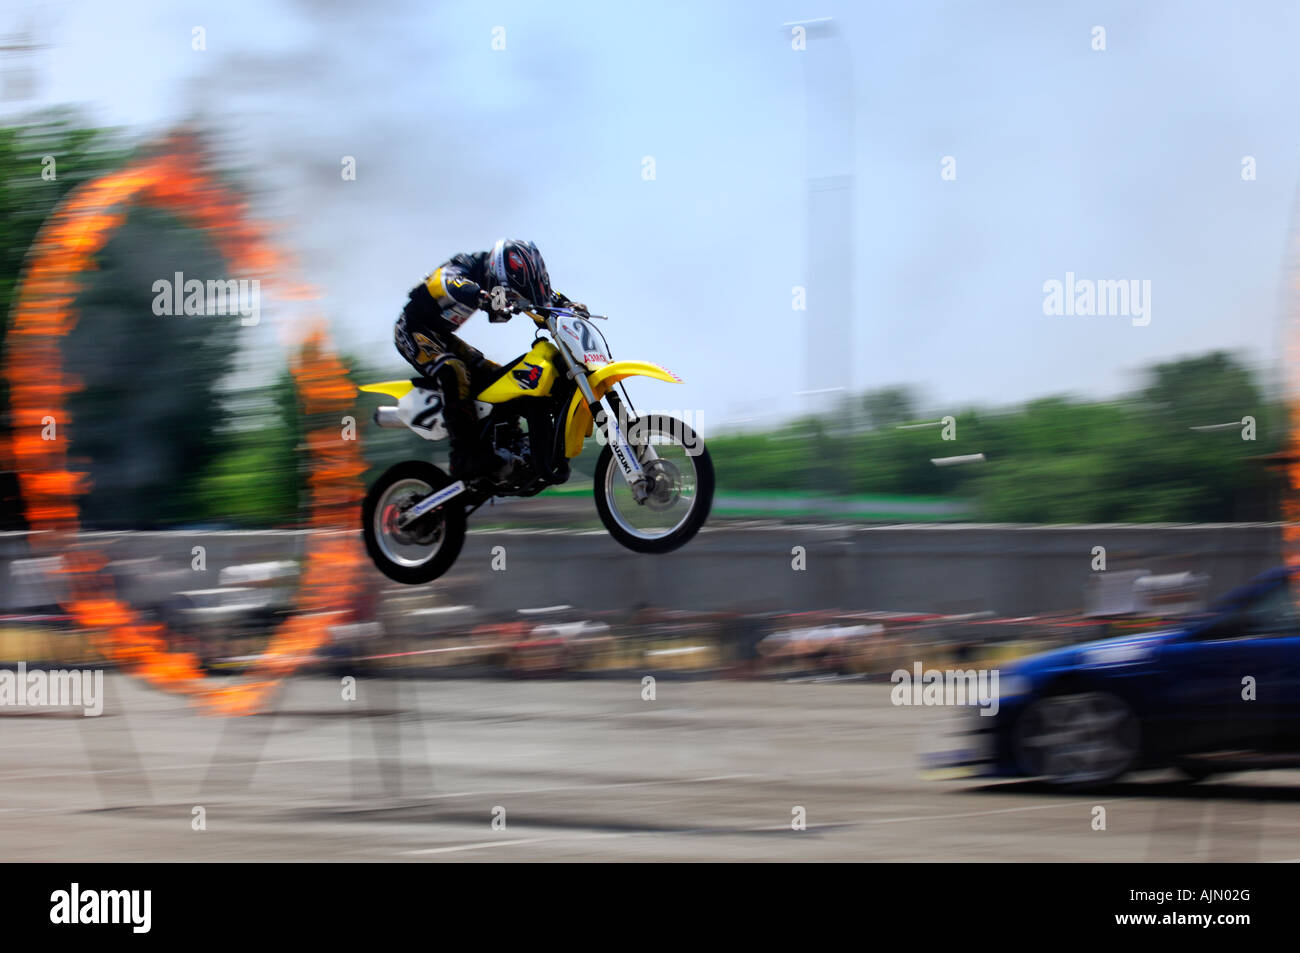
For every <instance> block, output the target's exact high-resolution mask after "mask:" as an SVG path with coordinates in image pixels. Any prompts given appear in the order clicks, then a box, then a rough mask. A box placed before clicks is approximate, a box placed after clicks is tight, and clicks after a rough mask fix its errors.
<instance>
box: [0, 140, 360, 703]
mask: <svg viewBox="0 0 1300 953" xmlns="http://www.w3.org/2000/svg"><path fill="white" fill-rule="evenodd" d="M132 203H143V204H152V205H155V206H159V207H161V208H164V209H166V210H169V211H171V212H173V213H174V214H176V215H177V216H178V217H179V218H181V219H182V220H184V221H186V222H187V223H189V224H192V225H193V226H195V227H198V228H201V229H203V230H204V231H205V232H206V233H207V234H208V235H209V236H211V237H212V238H213V239H214V241H215V243H216V246H217V249H218V251H219V252H220V253H221V254H222V255H223V256H224V258H225V260H226V262H227V263H228V264H229V266H230V267H231V269H232V270H233V271H236V272H240V273H244V274H250V275H256V276H268V275H272V274H274V273H275V272H277V271H278V270H280V269H282V268H283V266H284V261H283V259H282V256H281V255H279V254H278V253H277V252H276V251H275V250H274V249H273V248H272V246H271V245H270V244H269V243H268V241H267V240H266V238H265V236H264V234H263V232H262V230H261V229H260V228H258V227H257V226H256V225H254V224H253V223H252V222H251V221H249V220H248V218H247V216H246V209H245V207H244V204H243V202H242V201H241V200H240V199H239V198H238V197H237V196H235V195H234V194H232V193H231V192H230V191H228V190H227V189H226V188H225V187H224V186H223V185H221V184H220V183H219V182H217V181H216V180H215V179H213V178H212V177H211V176H210V175H208V174H206V173H205V172H203V171H202V170H201V154H200V152H199V150H198V149H197V147H196V146H195V144H194V142H193V141H192V140H191V139H190V138H188V137H184V136H175V137H172V138H171V139H170V140H169V141H168V143H167V144H166V146H165V147H164V149H162V150H161V151H160V152H159V153H158V154H156V155H154V156H151V157H147V158H144V159H141V160H138V161H136V162H133V163H131V164H130V165H128V166H127V167H126V168H123V169H122V170H120V171H118V172H114V173H110V174H108V175H104V176H102V177H100V178H98V179H95V180H93V181H90V182H87V183H85V184H83V185H81V186H79V187H78V188H77V189H75V190H74V191H72V192H71V193H70V194H69V195H68V196H67V197H65V198H64V200H63V201H62V203H61V204H60V205H59V206H58V207H57V208H56V209H55V210H54V212H53V213H52V214H51V215H50V217H49V219H48V220H47V221H46V222H45V224H44V225H43V226H42V227H41V231H40V233H39V235H38V236H37V239H36V242H35V244H34V245H33V248H32V251H31V253H30V257H29V261H28V265H27V269H26V274H25V275H24V276H23V282H22V286H21V289H20V291H19V295H18V301H17V304H16V306H15V309H14V317H13V321H12V324H11V326H10V329H9V338H8V349H7V353H6V355H5V359H4V368H3V373H4V376H5V378H6V379H7V380H8V382H9V387H10V407H11V415H12V434H11V437H10V440H9V442H8V446H7V447H6V450H7V452H8V454H9V458H10V467H11V469H13V470H15V471H16V472H17V474H18V480H19V487H20V489H21V493H22V500H23V507H24V513H25V515H26V518H27V522H28V526H29V528H30V529H31V530H32V531H33V534H32V536H31V539H32V550H33V552H34V553H37V552H39V553H44V554H48V555H59V556H61V557H62V569H61V571H62V573H63V574H64V576H65V577H66V579H67V581H68V585H67V587H66V591H67V593H68V596H67V601H66V602H64V603H63V604H62V605H63V609H64V611H66V612H67V613H68V614H69V615H70V616H71V617H72V618H73V619H74V620H75V621H76V623H77V624H78V625H80V626H82V627H84V628H85V629H87V630H89V631H90V632H91V633H92V639H93V640H94V642H95V644H96V646H97V647H98V648H99V650H100V651H101V653H102V654H103V655H104V656H105V657H106V658H108V659H110V660H112V661H115V662H117V663H118V664H119V665H121V666H123V667H124V668H125V669H126V670H128V671H131V672H133V673H135V674H138V675H140V676H142V677H144V678H145V679H146V680H147V681H149V682H150V683H151V684H153V685H156V686H158V687H160V688H162V689H165V690H167V691H172V692H178V693H183V694H188V695H192V696H194V697H195V698H196V699H197V700H198V701H199V702H200V703H201V705H202V706H203V708H204V709H205V710H208V711H212V712H216V713H221V714H247V713H250V712H253V711H256V710H258V709H259V708H261V707H262V705H263V702H264V701H265V700H266V698H267V696H268V695H269V693H270V692H271V691H272V690H273V689H274V688H275V686H276V685H277V684H278V683H279V682H280V680H281V679H283V678H284V677H285V676H286V675H288V674H290V673H291V672H293V671H294V670H295V669H296V668H297V667H298V666H299V665H301V664H302V662H304V661H306V660H307V659H308V658H310V657H311V656H312V654H313V653H314V652H315V650H316V649H317V648H319V647H320V646H321V645H323V644H324V643H325V642H326V641H328V639H329V629H330V626H331V625H333V624H335V623H336V622H337V621H338V619H339V616H340V615H341V614H342V613H344V612H346V611H347V607H348V606H349V604H350V602H351V597H352V595H353V593H354V591H355V590H354V587H355V585H356V583H357V579H358V573H357V569H358V568H359V566H360V565H361V557H360V553H359V552H358V548H357V545H356V540H355V538H354V534H353V533H352V532H351V531H350V527H351V525H352V524H353V523H354V516H355V507H356V500H357V499H358V497H359V496H360V476H361V474H362V473H363V472H364V470H365V464H364V462H363V460H362V457H361V451H360V447H359V443H358V441H356V440H355V439H353V440H344V439H341V434H340V430H339V428H338V427H337V426H328V427H322V428H319V429H316V430H310V431H308V433H307V445H308V449H309V451H310V456H311V466H310V473H309V477H308V486H309V490H310V497H311V505H310V511H309V520H308V529H309V533H308V544H307V551H306V554H305V557H304V562H303V567H302V573H301V579H300V584H299V588H298V593H297V598H296V605H295V612H294V613H293V614H292V615H290V617H289V618H288V619H286V620H285V621H284V622H283V623H282V624H281V625H280V626H279V627H278V628H277V630H276V631H275V633H274V634H273V635H272V637H271V640H270V643H269V644H268V646H267V649H266V651H265V653H264V654H263V655H262V656H261V657H260V659H259V661H258V662H257V663H256V664H255V665H254V666H253V668H252V669H251V670H250V671H249V672H248V673H247V677H246V678H245V679H244V680H241V681H237V682H233V683H232V682H229V681H227V680H224V679H223V680H222V681H221V684H220V685H219V686H218V685H216V684H215V683H214V681H211V680H208V679H207V678H206V677H205V673H204V671H203V670H202V669H201V668H200V667H199V664H198V662H197V660H196V659H195V657H194V656H193V655H190V654H188V653H184V652H177V651H172V650H170V649H169V647H168V642H167V633H166V629H165V628H164V627H163V626H160V625H156V624H153V623H149V622H147V621H145V620H143V619H141V618H140V617H139V616H138V614H137V613H136V612H135V610H134V609H133V608H132V607H131V606H129V605H128V604H126V603H125V602H123V601H122V600H121V599H119V598H118V596H117V593H116V585H115V583H114V580H113V579H112V577H111V575H110V574H108V573H107V572H105V571H104V567H105V565H106V563H107V559H106V558H105V557H104V556H103V555H102V554H100V553H98V552H95V551H93V550H89V549H85V548H81V547H79V546H78V542H77V540H78V532H79V518H80V512H79V507H78V501H77V498H78V496H79V495H80V494H81V493H84V492H85V491H86V489H87V488H88V486H87V481H86V480H85V476H86V475H85V474H82V473H74V472H71V471H69V469H68V459H67V446H66V440H65V437H64V436H63V435H62V434H66V433H67V432H68V428H67V424H69V423H70V421H69V418H68V414H67V410H66V408H65V406H64V399H65V398H66V397H67V396H68V395H69V394H70V393H72V392H73V391H74V390H76V386H77V385H76V383H75V382H74V381H72V380H71V379H69V378H67V377H65V376H64V373H63V367H62V359H61V355H60V352H59V340H60V338H61V337H63V336H64V335H66V334H67V333H68V332H69V331H70V330H72V328H73V327H74V326H75V324H76V314H75V312H74V310H73V302H74V298H75V294H76V292H77V290H78V287H79V286H78V276H79V275H80V274H81V273H82V272H84V271H86V270H88V269H93V268H94V267H95V256H96V254H97V253H98V252H99V250H100V249H101V248H103V246H104V244H105V243H106V242H107V241H108V239H109V237H110V236H111V234H112V232H113V231H114V230H115V229H116V228H117V227H118V226H119V225H120V224H121V223H122V221H123V220H124V218H125V216H126V210H127V208H128V207H129V206H130V204H132ZM285 296H286V297H297V298H303V297H310V296H311V295H310V292H308V291H306V290H305V289H304V288H303V287H302V286H287V287H286V289H285ZM292 372H293V377H294V380H295V383H296V387H297V392H298V396H299V399H300V401H301V404H302V408H303V412H304V414H305V415H307V418H308V419H309V420H310V419H311V418H312V415H321V414H327V413H328V414H336V413H340V412H344V411H346V410H348V409H349V408H350V407H351V405H352V401H353V399H354V397H355V394H356V391H355V389H354V388H353V386H352V384H351V383H350V382H349V381H348V379H347V372H346V369H345V368H344V367H343V365H342V364H341V362H340V361H339V360H338V359H337V357H335V356H334V355H333V354H332V353H331V352H330V351H329V349H328V345H327V341H326V336H325V331H324V327H323V322H320V321H314V322H313V323H312V326H311V328H310V329H309V333H308V334H307V335H306V341H305V344H304V345H303V347H302V351H301V353H300V355H299V356H298V357H297V359H296V360H295V362H294V364H293V366H292ZM50 417H52V418H53V419H54V420H55V421H57V422H58V428H57V430H58V431H61V432H62V433H61V434H59V435H58V436H57V438H56V439H53V440H48V439H44V438H43V434H42V430H43V421H44V420H45V419H46V418H50ZM335 419H338V418H337V417H336V418H335ZM188 555H189V554H188V553H187V554H186V558H188Z"/></svg>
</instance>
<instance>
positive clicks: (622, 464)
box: [546, 317, 659, 503]
mask: <svg viewBox="0 0 1300 953" xmlns="http://www.w3.org/2000/svg"><path fill="white" fill-rule="evenodd" d="M546 327H547V330H549V331H550V332H551V338H552V339H553V340H555V341H558V342H560V356H561V357H562V358H563V359H564V363H565V364H566V365H567V366H568V374H569V377H570V378H572V379H573V382H574V384H576V385H577V387H578V390H579V391H580V392H581V393H582V397H583V400H585V401H586V402H587V407H588V408H589V409H590V410H591V417H592V423H593V424H594V426H595V427H597V428H598V429H599V430H600V431H601V433H603V434H604V435H605V442H606V443H608V444H609V449H610V452H611V453H613V454H614V460H615V462H616V463H618V468H619V469H620V470H621V471H622V472H623V479H625V480H626V481H627V485H628V488H629V489H630V490H631V491H632V497H633V498H634V499H635V500H636V501H637V502H638V503H642V502H644V501H645V499H646V497H647V496H649V493H650V487H649V486H648V484H649V483H650V481H649V480H647V479H646V474H645V469H644V467H643V464H646V465H648V464H651V463H653V462H654V461H655V460H658V459H659V455H658V454H657V453H655V451H654V448H653V447H652V446H650V443H649V441H648V440H647V441H646V443H645V444H643V445H642V446H641V447H640V448H637V447H634V446H632V444H630V443H628V440H627V437H626V436H625V435H624V433H623V428H621V427H620V426H619V425H618V422H619V419H620V418H624V419H625V418H626V415H625V414H624V413H622V408H623V402H622V401H621V400H619V398H618V394H616V393H614V391H613V390H609V391H607V392H606V393H605V398H606V399H607V400H608V401H609V406H610V408H611V409H612V410H613V411H614V412H613V413H612V414H611V413H608V412H606V410H605V408H604V407H603V406H601V404H600V402H599V401H598V400H596V395H595V393H594V392H593V391H592V389H591V385H590V384H589V383H587V375H586V368H580V367H579V366H578V364H577V363H576V362H575V361H574V359H573V356H572V355H571V354H570V353H569V348H568V345H566V344H565V343H564V341H563V340H562V339H561V337H560V333H559V330H558V329H557V327H556V325H555V319H554V318H552V317H547V319H546Z"/></svg>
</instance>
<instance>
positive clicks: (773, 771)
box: [0, 675, 1300, 862]
mask: <svg viewBox="0 0 1300 953" xmlns="http://www.w3.org/2000/svg"><path fill="white" fill-rule="evenodd" d="M106 685H107V696H108V700H107V706H106V709H105V713H104V715H103V716H102V717H100V718H97V719H95V718H83V717H80V716H73V715H70V714H68V713H55V712H51V711H48V710H46V711H35V712H20V711H19V710H16V709H7V710H6V709H0V855H2V859H3V860H7V861H51V860H59V861H116V860H125V861H132V860H137V861H144V860H166V861H223V860H268V861H269V860H287V861H296V860H311V861H437V860H441V861H468V860H495V861H506V860H509V861H567V860H573V861H578V860H603V861H610V860H613V861H621V860H643V861H653V860H792V861H811V860H860V861H942V860H956V861H1002V860H1043V861H1097V862H1115V861H1194V860H1216V861H1228V860H1246V861H1250V860H1270V861H1271V860H1295V859H1297V858H1300V772H1265V773H1256V774H1242V775H1233V776H1228V777H1227V778H1225V779H1223V780H1222V781H1216V782H1211V783H1206V784H1202V785H1196V786H1183V785H1178V784H1175V783H1172V782H1170V781H1168V780H1164V779H1162V778H1161V776H1158V775H1152V776H1150V777H1148V778H1142V779H1138V780H1135V781H1132V782H1126V783H1124V784H1121V785H1118V786H1116V787H1114V788H1113V789H1111V790H1108V791H1106V792H1104V793H1099V794H1091V795H1083V794H1061V793H1057V792H1054V791H1051V790H1047V789H1045V788H1043V787H1042V786H1040V785H1038V784H1035V783H1032V782H1009V783H1008V782H1002V783H998V784H989V783H987V782H980V781H970V780H968V781H960V782H953V781H932V780H924V779H922V778H921V777H920V775H919V772H918V753H919V752H920V751H922V750H925V749H927V748H930V747H932V746H934V745H935V744H936V743H937V742H936V735H937V733H938V732H939V731H940V729H941V727H942V726H943V724H944V723H945V722H946V721H947V719H948V718H949V716H948V714H947V713H946V712H945V711H943V710H936V709H925V708H896V707H893V706H891V705H890V703H889V686H888V685H880V684H865V683H862V682H789V683H788V682H732V681H669V680H660V681H659V683H658V684H657V686H656V696H657V697H656V699H655V700H653V701H647V700H643V699H642V687H641V684H640V682H639V681H637V680H628V681H606V680H588V681H486V680H483V681H480V680H474V681H470V680H454V679H449V680H423V681H417V680H394V679H387V680H367V679H361V680H360V681H359V682H358V685H357V690H358V695H357V700H356V701H351V702H349V701H344V700H343V699H342V692H341V690H340V683H339V681H338V680H335V679H327V678H310V679H308V678H301V679H296V680H293V681H292V682H291V683H289V684H288V686H287V687H286V689H285V691H284V692H283V694H282V696H281V697H280V699H279V700H278V708H277V711H276V712H275V713H274V714H270V715H264V716H257V717H250V718H242V719H219V718H215V717H211V716H206V715H201V714H198V713H197V712H196V711H195V710H194V709H193V708H192V707H191V706H190V705H189V704H188V703H187V702H186V701H185V700H183V699H180V698H176V697H172V696H168V695H164V694H161V693H159V692H157V691H155V690H153V689H151V688H149V687H147V686H144V685H142V684H141V683H139V682H137V681H134V680H130V679H127V678H125V677H123V676H118V675H111V676H109V678H108V680H107V683H106ZM1098 807H1101V808H1104V810H1105V815H1104V817H1105V829H1104V830H1094V825H1095V823H1096V820H1095V819H1096V818H1097V817H1098V816H1099V815H1098V813H1097V812H1096V810H1095V809H1096V808H1098ZM198 808H202V812H197V811H196V809H198ZM796 808H802V809H803V811H804V812H805V814H806V823H807V828H806V830H799V831H796V830H792V829H791V822H792V819H793V818H794V817H795V813H794V812H795V809H796ZM200 813H201V816H202V819H203V820H204V821H205V822H206V830H202V831H196V830H194V829H193V827H194V825H195V824H196V823H197V820H196V818H197V817H198V816H199V815H200ZM494 816H495V817H497V818H498V823H497V827H495V828H494V826H493V818H494ZM502 821H503V822H504V827H503V828H502V826H501V823H502Z"/></svg>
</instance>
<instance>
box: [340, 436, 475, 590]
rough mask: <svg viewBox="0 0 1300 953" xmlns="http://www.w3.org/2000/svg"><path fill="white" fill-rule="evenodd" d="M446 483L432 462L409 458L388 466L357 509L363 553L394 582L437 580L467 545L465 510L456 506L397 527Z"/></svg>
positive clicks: (414, 582) (446, 477) (452, 505)
mask: <svg viewBox="0 0 1300 953" xmlns="http://www.w3.org/2000/svg"><path fill="white" fill-rule="evenodd" d="M450 482H451V478H450V477H448V476H447V474H445V473H443V472H442V471H441V470H439V469H438V468H437V467H435V466H434V465H433V464H432V463H426V462H424V461H423V460H407V461H406V462H405V463H399V464H397V465H396V466H393V467H389V468H388V470H386V471H385V472H384V475H383V476H381V477H380V478H379V479H378V480H376V481H375V485H374V486H372V487H371V488H370V492H369V493H367V494H366V501H365V503H364V505H363V506H362V507H361V530H362V533H363V535H364V536H365V539H366V552H367V553H369V554H370V558H371V559H372V560H373V561H374V564H375V565H376V566H377V567H379V571H380V572H382V573H383V574H384V575H385V576H387V577H388V578H389V579H392V580H393V581H394V582H401V583H405V584H406V585H408V586H417V585H419V584H420V583H423V582H429V581H430V580H432V579H437V578H438V577H439V576H441V575H442V574H443V573H445V572H446V571H447V570H448V569H450V568H451V566H452V564H453V563H454V562H455V561H456V557H457V556H459V555H460V547H461V545H462V544H463V543H464V542H465V510H464V509H463V508H462V507H460V506H457V505H455V502H453V503H448V504H446V505H444V506H443V507H442V508H441V509H438V510H434V511H433V512H432V513H430V514H428V515H426V516H422V517H420V518H419V519H418V520H416V521H415V522H414V523H412V524H411V525H410V526H407V527H405V528H402V527H399V526H398V525H397V521H398V519H399V518H400V517H401V515H402V514H403V513H404V512H406V511H407V510H408V509H410V508H411V507H412V506H414V505H415V504H416V503H418V502H420V500H422V499H424V498H425V497H427V496H428V495H429V494H430V493H433V492H435V491H437V490H441V489H442V488H443V487H445V486H446V485H447V484H449V483H450ZM456 502H459V501H456Z"/></svg>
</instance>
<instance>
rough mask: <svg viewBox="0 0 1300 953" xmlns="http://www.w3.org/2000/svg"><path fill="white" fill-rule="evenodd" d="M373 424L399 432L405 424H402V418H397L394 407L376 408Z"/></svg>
mask: <svg viewBox="0 0 1300 953" xmlns="http://www.w3.org/2000/svg"><path fill="white" fill-rule="evenodd" d="M375 423H377V424H379V426H381V427H386V428H388V429H390V430H400V429H401V428H402V427H405V426H406V424H404V423H402V418H401V417H399V416H397V408H396V407H376V408H375Z"/></svg>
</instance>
